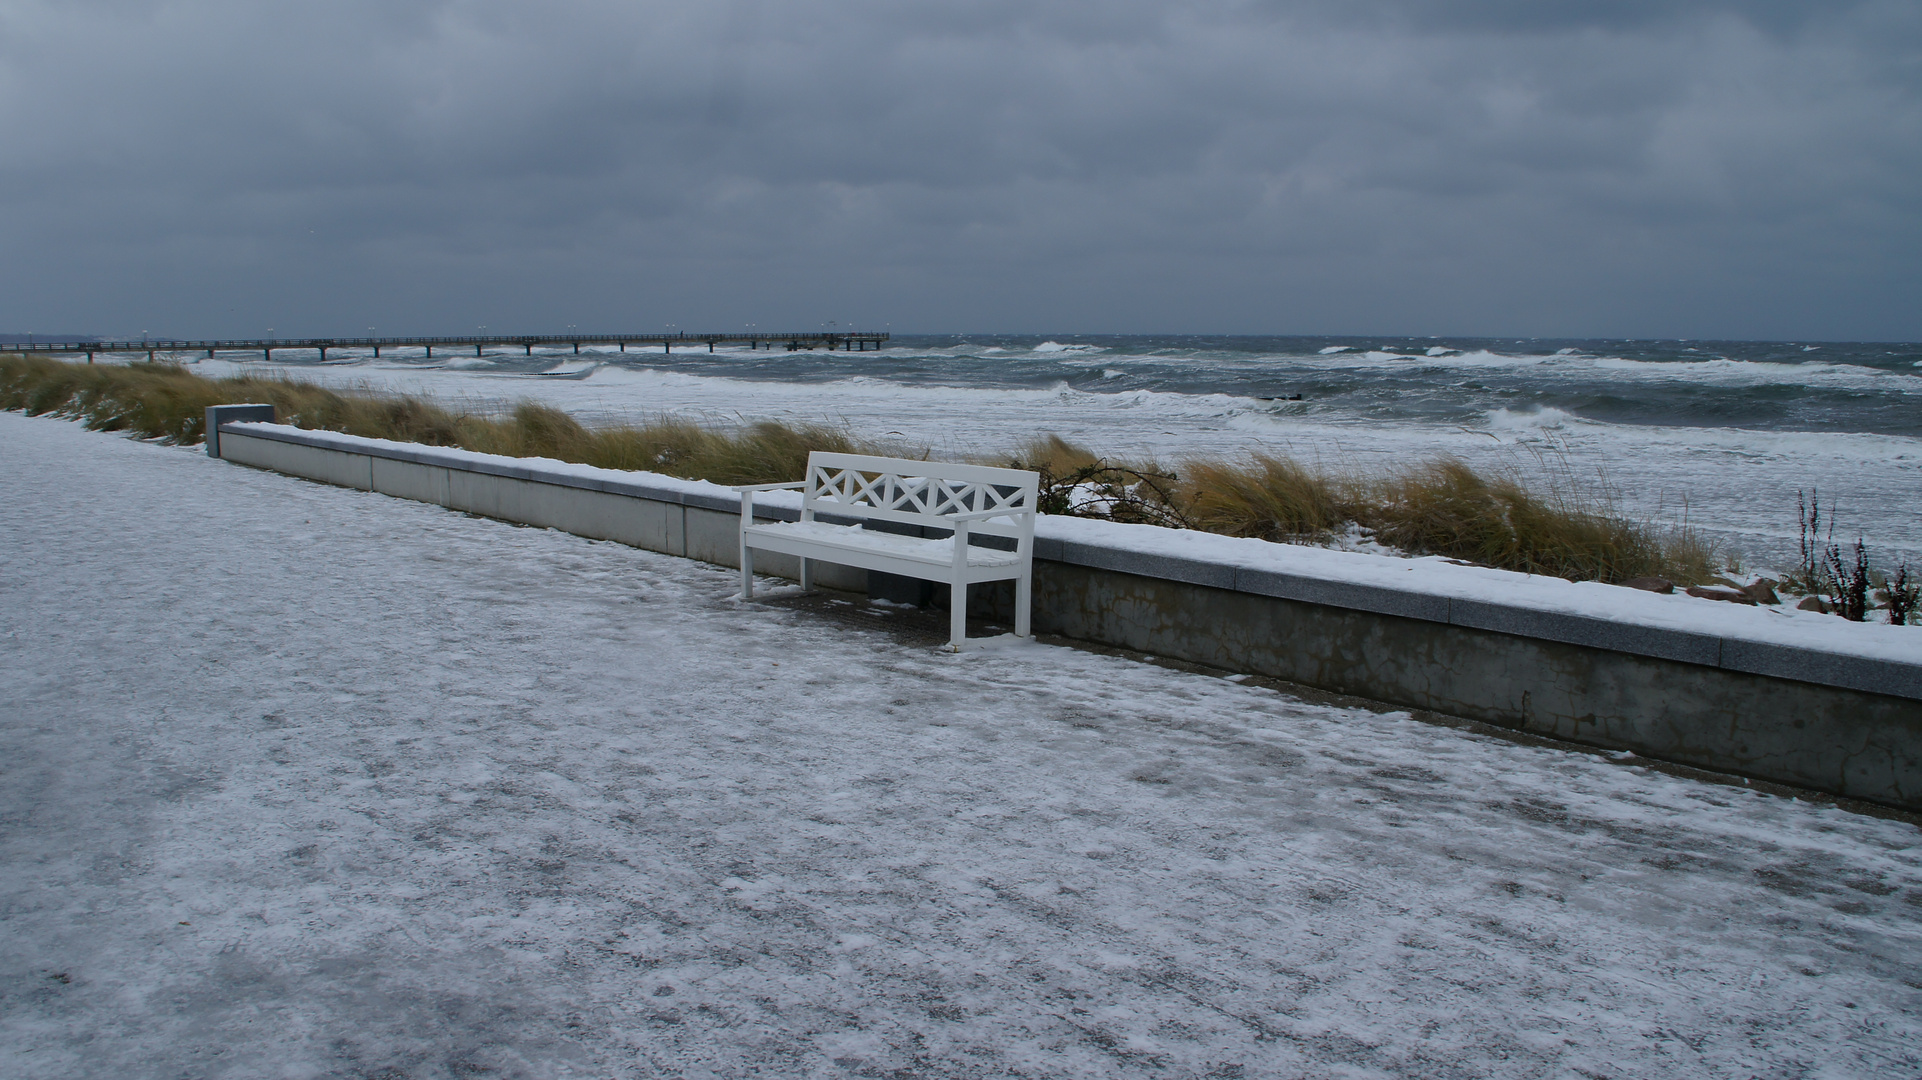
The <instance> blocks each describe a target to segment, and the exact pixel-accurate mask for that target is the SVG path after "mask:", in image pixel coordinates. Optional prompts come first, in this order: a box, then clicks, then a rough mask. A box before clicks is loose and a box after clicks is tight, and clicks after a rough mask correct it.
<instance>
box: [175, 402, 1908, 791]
mask: <svg viewBox="0 0 1922 1080" xmlns="http://www.w3.org/2000/svg"><path fill="white" fill-rule="evenodd" d="M247 419H253V417H248V418H247ZM209 431H210V432H216V433H217V434H218V439H219V441H218V447H219V456H221V457H223V458H225V459H227V460H230V461H234V462H237V463H240V464H245V465H253V466H257V467H260V468H267V469H273V470H275V471H278V472H284V473H288V474H291V475H295V476H303V477H307V478H309V479H313V480H319V481H322V482H325V483H331V484H339V485H341V486H345V487H353V488H359V489H362V490H366V491H378V492H382V493H384V494H388V495H395V496H398V497H401V498H408V499H417V500H420V501H423V502H431V503H437V504H439V505H442V506H447V507H451V508H453V509H457V510H463V511H466V512H469V513H474V514H481V515H485V516H488V517H494V518H500V519H502V520H506V521H514V522H521V523H525V524H530V525H538V526H545V527H549V528H555V529H560V530H563V531H566V532H571V533H576V534H578V535H582V536H588V537H593V538H596V539H603V540H614V541H618V542H620V543H625V544H630V545H633V546H635V547H640V548H645V549H647V550H650V551H658V552H664V553H667V554H671V555H680V556H685V557H688V558H694V559H700V560H703V561H706V562H710V563H715V564H719V565H723V566H735V565H738V527H739V502H738V500H737V499H735V498H733V497H731V496H729V495H728V494H726V493H723V492H715V491H712V490H711V489H709V490H701V488H702V485H694V484H688V483H684V482H679V481H673V480H671V479H668V478H664V477H652V478H651V477H650V476H649V474H644V473H632V474H629V473H608V472H606V471H604V470H594V469H585V468H573V467H567V466H557V465H556V464H555V463H551V462H528V461H522V460H519V459H509V458H494V457H487V456H484V455H475V454H468V453H466V452H463V451H458V450H446V449H442V448H437V447H429V446H416V445H412V444H401V443H389V442H383V441H380V440H371V439H356V438H353V437H351V436H345V435H336V434H333V433H329V432H314V431H301V430H298V429H295V428H291V427H284V426H272V425H263V424H258V423H244V424H243V423H232V422H227V421H224V420H220V419H217V418H216V417H213V416H210V418H209ZM760 512H761V513H762V514H764V516H766V517H767V518H769V519H771V520H772V519H782V518H786V519H792V518H793V517H794V516H795V514H794V512H793V511H792V510H788V509H784V508H782V507H779V506H775V507H767V508H763V509H762V510H761V511H760ZM1035 555H1036V562H1035V607H1034V625H1035V628H1036V629H1037V630H1038V631H1041V632H1044V633H1054V634H1060V635H1063V636H1066V637H1072V638H1076V639H1080V640H1086V641H1091V642H1099V643H1104V644H1109V645H1116V646H1122V647H1126V648H1131V649H1139V650H1142V651H1145V652H1150V653H1154V654H1156V655H1161V656H1168V657H1172V658H1177V659H1183V660H1190V661H1194V662H1197V663H1205V664H1211V665H1215V666H1219V667H1224V668H1230V669H1233V670H1236V671H1245V672H1249V673H1254V674H1263V675H1269V676H1273V677H1276V678H1281V679H1287V680H1290V681H1293V682H1297V683H1301V684H1304V685H1307V686H1313V687H1318V688H1321V689H1325V690H1330V691H1334V692H1338V693H1345V694H1354V695H1359V696H1363V697H1368V698H1373V699H1375V700H1378V701H1383V702H1388V703H1390V704H1395V705H1401V706H1407V707H1412V708H1420V709H1429V710H1433V711H1436V712H1442V713H1448V714H1452V715H1456V716H1463V717H1468V718H1472V719H1477V720H1482V721H1486V722H1488V723H1493V724H1498V725H1502V726H1505V727H1511V728H1515V729H1518V730H1523V731H1529V732H1534V733H1538V734H1543V735H1550V736H1554V737H1557V738H1562V739H1569V740H1572V741H1576V742H1582V743H1588V744H1592V745H1596V746H1603V747H1608V748H1612V749H1622V750H1632V751H1634V752H1635V753H1637V754H1642V755H1645V756H1648V757H1653V758H1659V759H1663V760H1669V761H1675V762H1680V763H1684V764H1689V765H1695V766H1700V767H1703V768H1708V769H1715V770H1719V771H1725V772H1733V773H1740V774H1743V775H1747V776H1752V777H1755V778H1758V779H1764V780H1771V781H1776V782H1781V783H1788V784H1794V785H1797V786H1802V787H1808V788H1813V789H1817V790H1821V791H1827V792H1832V793H1834V794H1837V795H1843V796H1848V797H1851V798H1858V799H1864V800H1868V801H1873V802H1879V803H1884V804H1887V805H1891V806H1899V807H1904V808H1908V809H1914V810H1922V664H1914V663H1904V662H1901V661H1894V660H1883V659H1869V658H1863V657H1858V656H1849V655H1843V654H1838V653H1833V652H1827V651H1821V650H1816V649H1807V648H1800V647H1796V646H1789V645H1782V644H1777V643H1771V642H1765V641H1751V640H1745V639H1741V638H1738V637H1730V636H1726V635H1722V636H1718V635H1713V634H1705V633H1699V632H1692V631H1686V630H1675V629H1666V628H1659V627H1651V626H1637V625H1626V624H1623V623H1621V622H1619V621H1612V620H1605V619H1597V618H1589V617H1584V616H1581V615H1570V614H1564V613H1560V612H1554V611H1542V610H1534V609H1530V608H1527V607H1523V606H1516V605H1510V604H1501V603H1491V602H1486V601H1478V600H1467V599H1462V598H1450V597H1445V596H1432V595H1421V594H1411V593H1408V592H1403V591H1397V590H1389V589H1382V588H1376V587H1371V586H1366V585H1356V584H1353V583H1351V582H1345V581H1341V580H1331V579H1323V578H1315V577H1312V576H1306V575H1301V574H1288V573H1276V572H1272V571H1263V570H1251V569H1248V568H1245V567H1238V566H1234V565H1227V564H1222V563H1215V562H1210V561H1208V560H1205V559H1186V558H1171V557H1167V556H1161V555H1152V554H1143V553H1141V552H1139V551H1134V550H1130V549H1128V548H1126V547H1124V546H1120V545H1115V546H1107V545H1103V544H1099V543H1088V542H1082V541H1067V540H1062V539H1058V538H1049V539H1043V538H1037V541H1036V546H1035ZM756 567H757V569H764V570H765V572H767V573H771V574H777V575H781V574H784V575H787V576H795V575H796V574H797V573H798V567H796V566H793V565H787V564H784V563H783V562H782V561H780V560H778V559H772V558H771V559H769V560H768V561H767V564H766V565H765V566H763V565H762V563H761V560H760V559H757V560H756ZM817 578H818V580H820V581H821V583H822V584H823V585H826V586H829V587H833V588H842V589H850V590H855V591H860V590H863V589H865V588H866V587H867V577H866V575H865V573H864V572H862V571H859V570H852V569H848V568H844V567H830V566H822V567H821V568H820V572H819V573H818V575H817ZM978 592H979V593H980V594H981V595H980V597H979V599H978V600H976V601H975V603H974V604H971V606H974V607H977V608H979V609H981V610H982V611H983V612H984V613H986V612H988V611H991V610H993V609H995V608H998V607H1001V606H1002V605H1005V603H1006V602H1007V598H1006V597H1005V596H1004V595H1001V594H1000V593H999V592H997V591H996V590H993V589H982V590H978Z"/></svg>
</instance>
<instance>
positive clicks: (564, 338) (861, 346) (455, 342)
mask: <svg viewBox="0 0 1922 1080" xmlns="http://www.w3.org/2000/svg"><path fill="white" fill-rule="evenodd" d="M886 340H888V335H887V334H885V333H870V332H868V331H852V330H843V331H835V332H828V333H808V334H759V333H753V332H749V333H745V334H518V335H512V334H480V335H469V336H466V337H338V338H334V337H330V338H241V339H231V340H221V341H184V340H176V339H163V338H151V339H148V338H143V339H141V340H139V341H41V342H26V343H16V344H9V345H0V352H19V353H65V354H75V353H85V354H86V356H87V363H89V364H91V363H93V358H94V354H96V353H137V352H144V353H146V354H147V359H149V360H152V359H154V357H155V356H156V355H158V354H159V353H165V352H170V353H181V352H204V353H206V354H207V358H208V359H209V360H211V359H213V357H214V354H216V353H222V352H257V353H260V354H261V357H262V358H263V359H267V360H271V359H273V356H274V353H275V352H277V351H285V350H288V349H294V350H300V349H307V350H314V351H318V352H319V353H320V358H321V359H322V360H326V359H327V350H329V349H372V350H374V355H375V356H379V355H380V351H381V350H382V349H421V348H424V349H426V350H427V355H428V356H432V355H434V350H435V349H437V348H439V349H461V350H465V349H467V348H468V347H470V346H471V347H472V348H473V350H474V355H475V356H479V355H481V350H482V349H485V348H489V347H492V348H502V347H508V348H511V347H514V346H519V347H521V348H522V349H524V350H525V351H526V354H527V355H528V356H532V355H534V350H535V349H537V348H538V349H552V348H565V347H567V346H570V345H571V346H573V348H574V351H575V352H576V353H578V352H580V351H581V346H583V345H618V346H620V350H621V351H622V352H626V351H627V349H628V346H630V345H632V346H635V347H637V348H647V347H650V346H655V345H658V346H660V347H661V351H662V352H664V353H672V352H673V351H674V347H675V346H677V345H679V346H682V347H698V346H701V345H705V346H707V351H708V352H713V351H714V346H716V345H739V344H742V343H744V342H745V343H746V344H747V347H748V348H749V349H759V348H761V347H763V346H765V347H767V348H768V349H773V348H774V347H775V346H776V345H782V346H785V347H786V349H787V351H788V352H801V351H804V350H805V351H812V350H813V349H816V348H819V347H821V346H826V347H827V350H828V351H829V352H833V351H834V350H836V349H840V350H842V351H844V352H866V351H868V350H870V349H879V348H880V347H881V343H882V342H884V341H886Z"/></svg>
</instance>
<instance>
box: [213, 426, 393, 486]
mask: <svg viewBox="0 0 1922 1080" xmlns="http://www.w3.org/2000/svg"><path fill="white" fill-rule="evenodd" d="M220 456H221V458H223V459H224V460H227V461H237V462H239V463H240V464H242V465H252V466H254V467H255V468H258V469H272V470H274V471H275V472H284V473H292V474H293V475H295V476H304V477H306V478H307V479H309V480H319V481H320V482H322V483H324V484H337V485H339V486H340V487H350V488H359V489H360V490H362V491H372V490H373V489H374V471H373V463H374V460H375V459H374V458H372V457H369V456H368V455H366V454H350V453H347V452H346V451H343V450H330V449H327V448H325V447H319V446H303V445H301V444H299V443H292V442H283V441H279V440H275V439H259V438H255V437H253V436H251V435H246V434H242V433H240V432H234V431H226V432H222V433H221V436H220Z"/></svg>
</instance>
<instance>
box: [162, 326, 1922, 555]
mask: <svg viewBox="0 0 1922 1080" xmlns="http://www.w3.org/2000/svg"><path fill="white" fill-rule="evenodd" d="M183 359H186V358H184V357H183ZM212 366H215V367H221V368H226V367H257V366H259V365H258V364H257V363H255V362H250V361H247V360H245V359H243V358H237V357H226V356H223V358H222V359H221V361H218V362H216V363H215V364H214V365H212ZM274 366H275V367H277V368H294V369H299V372H300V374H302V375H303V376H305V377H317V378H321V379H324V380H325V381H328V382H330V383H337V384H338V383H345V384H349V385H367V386H372V387H378V388H382V389H398V390H406V391H410V392H418V393H427V394H432V395H435V396H438V397H444V398H455V399H466V400H471V401H474V402H477V403H496V402H501V401H505V400H512V399H514V398H518V397H532V398H537V399H540V400H545V401H551V402H553V403H554V404H557V405H561V406H563V407H566V408H568V409H570V410H572V411H575V412H576V413H578V414H581V415H583V416H586V417H588V418H591V419H600V420H615V419H633V418H639V417H645V416H648V415H654V414H658V413H664V412H675V413H691V414H697V415H702V416H706V417H709V418H711V419H719V420H729V419H734V418H742V419H756V418H762V417H771V418H780V419H786V420H801V421H814V422H823V421H825V422H829V423H837V424H845V425H846V426H847V427H849V428H850V429H852V430H853V431H854V432H855V433H856V434H858V435H862V436H865V437H870V438H875V437H880V438H887V439H894V440H898V441H900V442H902V443H904V444H908V445H910V446H917V447H929V448H932V449H935V450H937V451H949V452H966V453H983V452H995V451H1001V450H1006V449H1010V448H1014V447H1018V446H1020V445H1021V444H1023V443H1025V442H1026V441H1028V440H1030V439H1032V438H1034V437H1036V436H1038V435H1042V434H1047V433H1053V434H1059V435H1061V436H1063V437H1065V438H1069V439H1072V440H1074V441H1077V442H1081V443H1084V444H1086V445H1088V446H1089V447H1090V448H1092V449H1094V450H1096V451H1098V452H1101V453H1107V454H1113V455H1118V456H1130V457H1139V456H1153V457H1155V458H1157V459H1159V460H1161V461H1162V462H1164V463H1169V464H1174V465H1176V467H1178V464H1177V463H1178V462H1179V460H1180V458H1181V457H1182V456H1184V455H1189V454H1230V455H1232V454H1238V453H1245V452H1250V451H1262V452H1270V453H1279V454H1290V455H1293V456H1296V457H1298V458H1303V459H1307V460H1311V461H1315V462H1319V463H1321V464H1323V465H1327V466H1332V467H1336V468H1348V469H1355V470H1359V471H1378V470H1383V469H1390V468H1395V467H1399V466H1402V465H1406V464H1409V463H1413V462H1418V461H1421V460H1425V459H1427V458H1430V457H1433V456H1435V455H1439V454H1452V455H1455V456H1458V457H1461V458H1464V459H1466V460H1468V461H1469V462H1470V463H1472V464H1475V465H1477V466H1479V467H1483V468H1494V469H1515V470H1519V471H1521V472H1523V473H1524V474H1527V475H1529V476H1531V477H1532V478H1534V479H1535V480H1537V481H1538V482H1543V483H1559V484H1564V485H1569V486H1572V487H1574V488H1577V489H1581V490H1585V491H1588V492H1590V493H1605V494H1607V495H1608V496H1609V497H1612V498H1613V499H1614V500H1615V501H1616V503H1617V506H1618V507H1619V509H1620V510H1622V511H1623V512H1625V513H1628V514H1631V515H1634V516H1637V517H1643V518H1649V519H1654V520H1659V521H1666V522H1672V523H1680V522H1682V521H1684V520H1686V521H1687V522H1688V523H1689V524H1690V525H1692V526H1694V527H1696V528H1698V529H1700V530H1703V531H1704V532H1706V533H1708V534H1709V535H1710V536H1711V537H1712V538H1714V539H1716V540H1718V541H1719V542H1721V543H1722V544H1723V545H1725V546H1726V547H1728V548H1730V549H1732V550H1734V551H1736V552H1738V553H1739V554H1740V555H1741V556H1742V558H1743V559H1744V561H1745V563H1747V564H1750V565H1755V564H1761V565H1773V566H1780V565H1783V564H1785V562H1788V561H1792V559H1793V556H1794V553H1795V549H1796V546H1797V544H1796V540H1797V530H1796V497H1797V493H1798V492H1800V491H1807V490H1810V489H1819V490H1820V491H1821V494H1822V498H1823V501H1824V503H1825V504H1828V505H1832V506H1834V507H1835V508H1836V509H1837V510H1838V512H1839V514H1838V525H1837V538H1838V539H1846V540H1853V539H1854V537H1855V536H1856V535H1858V534H1860V535H1862V536H1864V537H1866V538H1867V539H1868V542H1869V546H1870V549H1871V553H1872V555H1875V554H1879V555H1880V556H1881V560H1880V561H1882V562H1889V561H1892V560H1894V559H1898V558H1907V559H1909V560H1911V561H1916V562H1918V563H1922V344H1913V343H1911V344H1874V343H1872V344H1838V343H1831V342H1711V341H1609V340H1560V341H1547V340H1535V339H1522V340H1516V339H1484V338H1476V339H1462V338H1313V337H1142V336H1084V337H1073V336H1054V337H1041V336H997V335H954V336H918V337H896V338H894V339H893V340H892V341H891V342H890V343H889V347H887V348H885V349H883V350H881V351H878V352H855V353H846V352H834V353H829V352H825V351H815V352H797V353H789V352H786V351H784V350H782V349H778V348H777V349H775V350H774V351H771V352H770V351H756V352H751V351H748V350H747V349H745V348H720V349H717V350H716V351H715V352H714V353H712V354H710V353H708V352H706V351H705V350H679V351H676V352H674V353H672V354H663V353H662V352H660V351H659V350H658V349H656V350H653V351H647V350H642V349H630V350H629V351H627V352H624V353H623V352H618V351H616V350H614V349H613V348H612V347H609V348H606V349H602V348H588V349H584V350H583V352H582V353H581V355H579V356H576V355H574V354H573V353H572V352H571V351H570V350H563V351H554V352H548V353H544V354H543V353H536V354H535V355H533V356H532V357H529V356H526V355H524V354H523V353H522V352H521V351H520V350H518V349H515V350H512V351H511V352H510V351H508V350H494V351H490V352H488V353H487V354H485V355H483V356H480V357H474V356H471V355H470V356H459V357H449V356H446V355H440V356H436V357H434V358H433V359H432V360H428V359H427V358H425V357H424V356H422V355H418V351H417V350H416V351H415V354H414V355H405V354H404V355H401V356H393V355H387V356H383V357H381V358H380V359H378V360H376V359H374V358H373V357H372V356H371V355H366V354H358V355H356V354H346V355H343V354H341V353H340V352H333V353H331V354H330V362H329V363H328V364H326V365H324V366H322V365H319V364H317V363H306V364H303V363H302V361H301V358H300V356H299V354H286V353H283V354H278V355H276V357H275V364H274Z"/></svg>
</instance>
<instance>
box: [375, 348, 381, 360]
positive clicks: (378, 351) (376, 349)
mask: <svg viewBox="0 0 1922 1080" xmlns="http://www.w3.org/2000/svg"><path fill="white" fill-rule="evenodd" d="M374 359H376V360H378V359H380V346H378V345H376V346H374Z"/></svg>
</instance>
